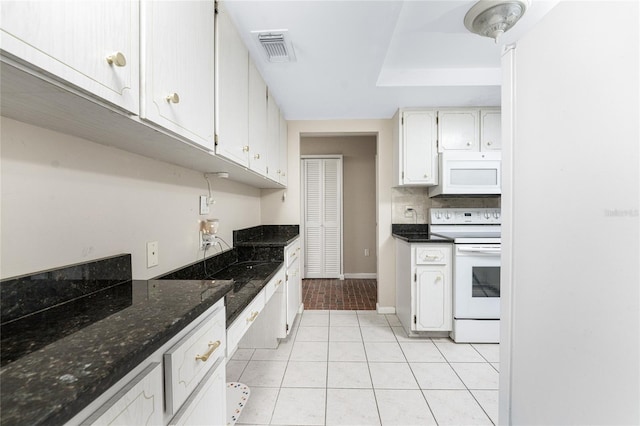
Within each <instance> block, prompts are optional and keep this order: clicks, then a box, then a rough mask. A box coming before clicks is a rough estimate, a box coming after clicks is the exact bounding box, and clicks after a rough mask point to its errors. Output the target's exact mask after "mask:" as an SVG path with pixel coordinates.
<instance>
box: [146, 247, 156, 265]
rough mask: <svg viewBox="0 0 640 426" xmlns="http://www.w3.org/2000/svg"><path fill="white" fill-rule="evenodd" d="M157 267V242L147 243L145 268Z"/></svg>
mask: <svg viewBox="0 0 640 426" xmlns="http://www.w3.org/2000/svg"><path fill="white" fill-rule="evenodd" d="M154 266H158V242H157V241H152V242H150V243H147V268H151V267H154Z"/></svg>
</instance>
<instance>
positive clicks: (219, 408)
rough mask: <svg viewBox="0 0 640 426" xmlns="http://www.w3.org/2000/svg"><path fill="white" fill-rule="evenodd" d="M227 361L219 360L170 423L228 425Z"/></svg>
mask: <svg viewBox="0 0 640 426" xmlns="http://www.w3.org/2000/svg"><path fill="white" fill-rule="evenodd" d="M226 366H227V364H226V362H225V359H224V358H220V359H219V360H218V363H217V366H216V367H215V368H212V369H210V370H209V372H208V373H207V374H206V375H205V376H204V378H203V379H202V381H201V382H200V384H199V385H198V387H197V388H196V389H195V390H194V392H193V393H192V394H191V396H190V397H189V399H187V401H186V402H185V403H184V405H183V406H182V408H180V411H178V413H176V415H175V417H174V418H173V419H171V421H170V422H169V424H170V425H226V424H227V415H226V407H227V384H226V381H227V380H226Z"/></svg>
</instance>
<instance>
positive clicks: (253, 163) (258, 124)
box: [247, 59, 267, 176]
mask: <svg viewBox="0 0 640 426" xmlns="http://www.w3.org/2000/svg"><path fill="white" fill-rule="evenodd" d="M247 150H249V164H250V167H251V170H253V171H255V172H257V173H260V174H261V175H264V176H266V175H267V152H266V151H267V84H266V83H265V82H264V80H263V79H262V76H261V75H260V72H258V68H256V65H255V64H254V62H253V61H252V60H251V59H249V146H247Z"/></svg>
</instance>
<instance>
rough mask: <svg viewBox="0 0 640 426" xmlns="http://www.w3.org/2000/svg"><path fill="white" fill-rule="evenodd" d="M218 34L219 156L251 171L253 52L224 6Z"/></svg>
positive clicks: (218, 25)
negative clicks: (251, 56)
mask: <svg viewBox="0 0 640 426" xmlns="http://www.w3.org/2000/svg"><path fill="white" fill-rule="evenodd" d="M216 34H217V37H216V55H217V60H216V100H217V103H216V135H217V143H216V154H217V155H221V156H223V157H225V158H227V159H229V160H231V161H234V162H236V163H238V164H240V165H241V166H244V167H249V151H248V146H249V51H248V50H247V48H246V47H245V45H244V43H243V42H242V39H241V38H240V36H239V35H238V32H237V31H236V29H235V26H234V25H233V23H232V22H231V19H230V18H229V15H227V13H226V11H225V9H224V3H220V4H219V6H218V14H217V21H216Z"/></svg>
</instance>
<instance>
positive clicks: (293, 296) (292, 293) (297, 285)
mask: <svg viewBox="0 0 640 426" xmlns="http://www.w3.org/2000/svg"><path fill="white" fill-rule="evenodd" d="M301 293H302V292H301V280H300V259H296V260H295V261H294V262H293V263H292V264H291V266H289V268H288V269H287V287H286V298H287V325H286V332H287V334H289V333H290V332H291V328H292V327H293V322H294V321H295V319H296V315H297V314H298V309H299V308H300V304H301V303H302V300H301V299H302V294H301Z"/></svg>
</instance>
